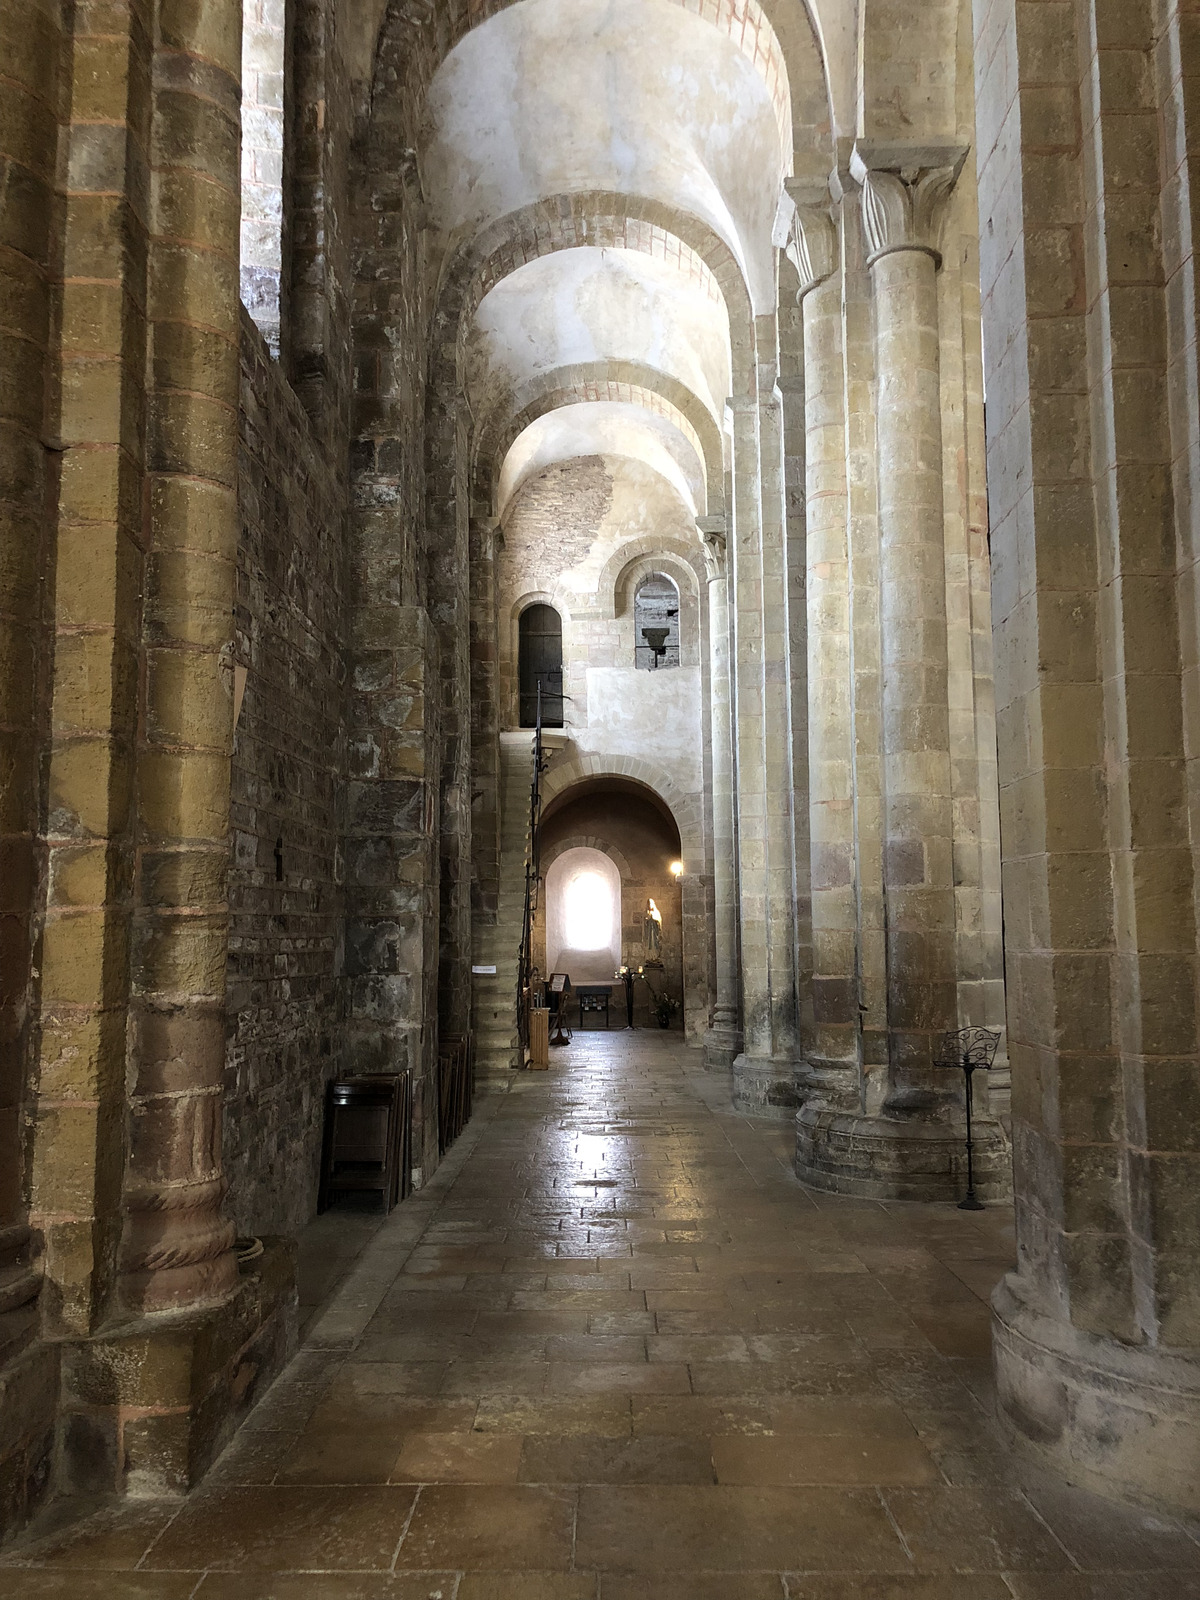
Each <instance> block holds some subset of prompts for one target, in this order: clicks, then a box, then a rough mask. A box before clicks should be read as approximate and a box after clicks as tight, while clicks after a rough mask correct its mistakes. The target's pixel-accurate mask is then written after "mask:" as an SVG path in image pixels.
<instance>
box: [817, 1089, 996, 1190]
mask: <svg viewBox="0 0 1200 1600" xmlns="http://www.w3.org/2000/svg"><path fill="white" fill-rule="evenodd" d="M974 1129H975V1192H976V1194H977V1195H978V1196H979V1198H980V1199H981V1200H1007V1199H1008V1197H1009V1195H1010V1193H1011V1191H1012V1163H1011V1158H1010V1154H1009V1148H1008V1143H1007V1141H1006V1140H1005V1138H1004V1133H1003V1130H1002V1129H1001V1127H1000V1126H999V1124H998V1123H997V1122H995V1121H994V1119H992V1118H991V1117H986V1116H978V1117H976V1118H975V1119H974ZM795 1166H796V1176H797V1177H798V1178H799V1179H800V1181H801V1183H807V1184H808V1185H809V1186H810V1187H811V1188H814V1189H823V1190H825V1191H826V1192H827V1193H829V1194H845V1195H854V1196H855V1197H857V1198H858V1199H860V1200H922V1201H927V1202H928V1201H934V1202H939V1201H940V1202H950V1201H958V1200H961V1199H962V1197H963V1195H964V1194H965V1193H966V1189H967V1148H966V1129H965V1123H963V1122H958V1121H955V1122H934V1121H932V1120H930V1119H927V1118H919V1119H918V1118H916V1117H914V1118H911V1119H907V1120H901V1119H900V1118H897V1117H868V1116H864V1115H861V1114H859V1113H857V1112H848V1111H838V1110H835V1109H833V1108H832V1107H830V1106H828V1105H825V1104H823V1103H822V1102H821V1101H820V1100H810V1101H809V1102H808V1103H807V1104H806V1105H804V1106H803V1107H802V1108H801V1110H800V1111H799V1113H798V1114H797V1116H796V1162H795Z"/></svg>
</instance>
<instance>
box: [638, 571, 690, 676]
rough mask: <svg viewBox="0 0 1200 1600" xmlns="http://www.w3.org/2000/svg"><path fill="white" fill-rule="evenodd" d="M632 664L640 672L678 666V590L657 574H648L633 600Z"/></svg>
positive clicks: (658, 670) (667, 579)
mask: <svg viewBox="0 0 1200 1600" xmlns="http://www.w3.org/2000/svg"><path fill="white" fill-rule="evenodd" d="M633 644H634V650H633V662H634V666H636V667H637V668H638V669H639V670H640V671H643V672H661V671H662V669H663V668H664V667H677V666H678V665H679V590H678V589H677V588H676V587H675V585H674V584H673V583H672V581H671V579H670V578H666V577H664V576H663V575H662V573H660V572H654V573H651V575H650V576H649V577H648V578H643V579H642V581H641V583H639V584H638V586H637V592H636V594H635V595H634V597H633Z"/></svg>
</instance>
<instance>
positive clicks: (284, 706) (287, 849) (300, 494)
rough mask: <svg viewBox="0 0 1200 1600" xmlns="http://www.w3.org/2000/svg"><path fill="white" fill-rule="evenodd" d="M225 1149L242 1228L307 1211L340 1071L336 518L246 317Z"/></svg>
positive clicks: (290, 396) (339, 550)
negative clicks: (241, 685) (241, 673)
mask: <svg viewBox="0 0 1200 1600" xmlns="http://www.w3.org/2000/svg"><path fill="white" fill-rule="evenodd" d="M238 465H239V485H238V487H239V500H240V505H241V521H242V531H241V543H240V545H239V549H238V575H237V609H236V618H235V620H236V626H237V653H238V660H239V664H240V665H241V666H242V667H243V668H245V670H246V678H245V692H244V696H243V698H242V701H241V706H240V714H239V717H238V723H237V729H236V737H235V744H234V754H233V797H232V824H233V857H232V864H231V870H230V884H229V894H230V916H231V926H230V939H229V967H228V974H227V991H226V992H227V1001H228V1027H229V1045H228V1053H227V1058H226V1081H225V1121H224V1147H225V1171H226V1175H227V1177H228V1180H229V1209H230V1211H231V1214H232V1215H233V1216H234V1218H235V1220H236V1222H237V1225H238V1230H239V1232H241V1233H260V1232H269V1233H282V1232H288V1231H291V1230H293V1229H295V1228H297V1227H300V1226H302V1225H303V1223H305V1222H306V1221H307V1220H308V1219H309V1217H311V1216H312V1214H313V1211H314V1209H315V1205H316V1185H317V1177H318V1163H319V1160H320V1141H321V1124H322V1115H323V1104H324V1085H325V1083H326V1081H327V1080H328V1078H329V1077H330V1075H331V1073H332V1072H333V1070H334V1069H335V1067H336V1065H337V1061H338V1039H339V1033H340V1027H341V1021H342V1015H343V1003H342V985H341V982H340V971H341V956H342V917H343V913H344V907H343V886H342V861H341V851H340V848H339V846H340V834H341V830H342V826H343V820H342V815H341V807H342V784H341V780H342V774H343V772H344V767H345V750H346V736H345V720H344V719H345V676H346V669H345V659H344V651H343V644H342V630H343V627H344V620H345V619H344V600H345V570H346V510H345V504H344V499H343V497H342V495H341V493H340V492H339V486H338V484H337V481H336V479H335V477H334V474H333V472H332V471H331V469H330V468H329V466H328V465H327V464H326V462H325V461H324V459H323V458H322V456H321V453H320V452H319V450H318V449H317V448H316V445H315V442H314V440H313V437H312V429H311V426H310V424H309V420H308V417H307V415H306V414H305V411H304V408H303V406H302V405H301V404H300V401H299V400H298V398H297V397H296V395H295V394H294V393H293V392H292V390H291V388H290V387H289V386H288V384H287V382H286V380H285V379H284V377H283V374H282V372H281V370H280V368H279V365H278V363H277V362H274V361H272V359H271V357H270V353H269V352H268V350H267V347H266V345H265V344H264V342H263V340H262V338H261V336H260V335H259V333H258V332H257V330H256V329H255V328H254V326H253V324H252V323H251V322H250V320H249V317H244V318H243V324H242V409H241V439H240V453H239V463H238Z"/></svg>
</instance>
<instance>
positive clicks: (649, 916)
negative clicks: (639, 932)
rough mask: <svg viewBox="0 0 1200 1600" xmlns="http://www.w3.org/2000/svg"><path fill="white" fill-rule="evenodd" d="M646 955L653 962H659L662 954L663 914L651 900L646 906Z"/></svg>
mask: <svg viewBox="0 0 1200 1600" xmlns="http://www.w3.org/2000/svg"><path fill="white" fill-rule="evenodd" d="M644 939H645V945H646V955H647V956H648V958H649V959H650V960H651V961H657V960H658V958H659V955H660V954H661V952H662V912H661V911H660V910H659V909H658V907H657V906H656V905H655V904H654V901H653V900H651V901H650V902H649V903H648V904H647V906H646V931H645V935H644Z"/></svg>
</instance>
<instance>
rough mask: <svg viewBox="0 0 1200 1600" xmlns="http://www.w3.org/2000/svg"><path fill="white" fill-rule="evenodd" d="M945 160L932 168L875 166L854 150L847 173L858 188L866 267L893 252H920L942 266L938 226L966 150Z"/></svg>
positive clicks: (952, 151) (923, 166)
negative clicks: (865, 250)
mask: <svg viewBox="0 0 1200 1600" xmlns="http://www.w3.org/2000/svg"><path fill="white" fill-rule="evenodd" d="M923 155H924V156H925V158H926V160H928V152H923ZM944 156H945V159H944V160H941V161H938V162H937V163H936V164H933V165H924V164H922V165H915V164H914V165H913V166H902V167H899V168H895V167H890V166H889V167H882V166H878V167H877V166H872V165H868V163H867V162H866V161H865V160H864V159H863V157H862V156H861V155H860V153H859V151H858V150H855V152H854V154H853V156H852V157H851V161H850V173H851V176H852V177H853V178H854V180H855V182H856V183H857V184H858V185H859V186H860V188H861V190H862V216H863V231H864V232H865V233H866V236H867V263H868V265H870V264H871V263H872V262H875V261H877V260H878V259H879V257H880V256H886V255H890V254H892V253H893V252H894V251H896V250H922V251H924V252H925V254H926V255H931V256H932V257H933V258H934V260H935V261H937V262H938V263H939V265H940V263H941V251H940V248H939V246H940V243H941V233H942V223H943V222H944V220H945V216H946V208H947V203H948V202H949V199H950V196H951V194H952V193H953V191H954V185H955V183H956V182H957V181H958V175H959V173H960V172H961V171H962V165H963V161H964V160H965V158H966V151H965V150H947V151H945V152H944Z"/></svg>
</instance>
